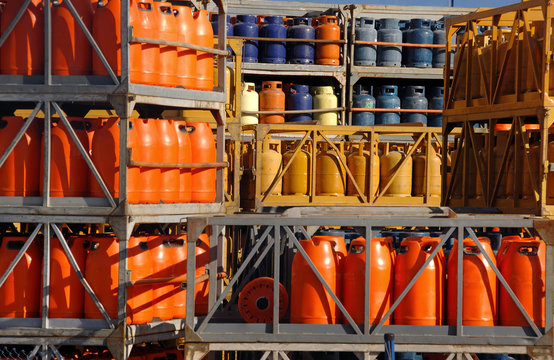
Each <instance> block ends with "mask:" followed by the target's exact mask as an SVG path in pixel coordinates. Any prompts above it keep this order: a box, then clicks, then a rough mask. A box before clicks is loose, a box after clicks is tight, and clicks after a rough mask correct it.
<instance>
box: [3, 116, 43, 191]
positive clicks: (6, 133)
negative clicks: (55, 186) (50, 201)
mask: <svg viewBox="0 0 554 360" xmlns="http://www.w3.org/2000/svg"><path fill="white" fill-rule="evenodd" d="M24 122H25V120H23V118H21V117H18V116H4V117H3V118H2V119H0V156H2V155H3V154H4V152H5V151H6V149H7V148H8V146H9V145H10V143H11V141H12V140H13V138H14V137H15V135H16V134H17V133H18V132H19V129H21V127H22V126H23V124H24ZM39 154H40V131H39V126H38V122H37V120H35V121H33V123H32V124H31V125H30V126H29V128H28V129H27V131H26V132H25V134H24V135H23V137H22V138H21V140H20V141H19V142H18V143H17V145H16V146H15V149H14V150H13V151H12V152H11V154H10V155H9V156H8V158H7V159H6V161H5V162H4V164H3V165H2V167H0V196H37V195H38V193H39V181H40V177H39V173H40V161H41V160H40V158H39Z"/></svg>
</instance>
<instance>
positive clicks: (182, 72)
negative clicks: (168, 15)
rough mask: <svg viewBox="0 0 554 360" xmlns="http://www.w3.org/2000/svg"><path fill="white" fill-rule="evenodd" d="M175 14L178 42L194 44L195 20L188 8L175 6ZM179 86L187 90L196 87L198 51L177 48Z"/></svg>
mask: <svg viewBox="0 0 554 360" xmlns="http://www.w3.org/2000/svg"><path fill="white" fill-rule="evenodd" d="M173 14H174V15H175V20H176V22H177V24H176V26H177V41H178V42H183V43H188V44H193V43H194V19H193V18H192V9H191V8H190V7H188V6H182V5H173ZM177 69H178V71H177V80H176V81H177V86H181V87H184V88H185V89H194V88H195V87H196V79H195V78H196V50H191V49H187V48H177Z"/></svg>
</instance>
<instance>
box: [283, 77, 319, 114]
mask: <svg viewBox="0 0 554 360" xmlns="http://www.w3.org/2000/svg"><path fill="white" fill-rule="evenodd" d="M309 91H310V87H309V86H308V85H301V84H292V85H291V86H290V88H289V92H288V93H287V97H286V100H285V108H286V110H312V106H313V103H312V95H310V92H309ZM286 120H287V122H298V121H312V113H301V114H287V115H286Z"/></svg>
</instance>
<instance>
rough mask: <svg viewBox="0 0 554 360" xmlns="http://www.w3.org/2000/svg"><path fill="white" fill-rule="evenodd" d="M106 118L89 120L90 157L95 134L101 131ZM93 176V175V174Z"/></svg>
mask: <svg viewBox="0 0 554 360" xmlns="http://www.w3.org/2000/svg"><path fill="white" fill-rule="evenodd" d="M106 120H108V119H106V118H96V119H94V118H87V122H88V123H89V124H90V126H89V127H88V128H87V137H88V145H89V148H88V151H89V155H90V154H92V139H94V132H95V131H96V130H98V129H100V128H101V127H102V126H103V125H104V123H105V122H106ZM91 175H92V173H91ZM89 188H90V182H89Z"/></svg>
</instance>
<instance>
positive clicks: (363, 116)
mask: <svg viewBox="0 0 554 360" xmlns="http://www.w3.org/2000/svg"><path fill="white" fill-rule="evenodd" d="M352 107H353V108H361V109H362V108H363V109H375V98H374V97H373V96H371V91H368V89H365V88H364V87H363V86H362V85H361V84H356V85H354V96H352ZM374 124H375V113H374V112H370V111H354V112H353V113H352V125H354V126H372V125H374Z"/></svg>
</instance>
